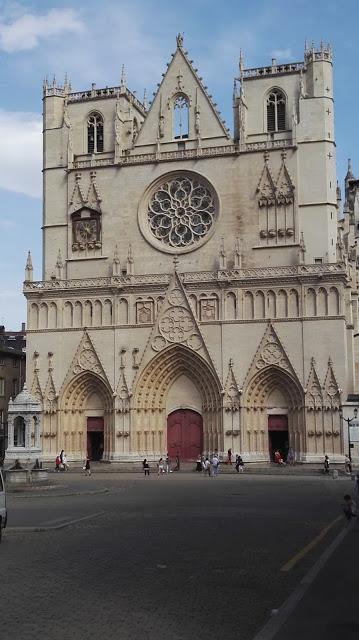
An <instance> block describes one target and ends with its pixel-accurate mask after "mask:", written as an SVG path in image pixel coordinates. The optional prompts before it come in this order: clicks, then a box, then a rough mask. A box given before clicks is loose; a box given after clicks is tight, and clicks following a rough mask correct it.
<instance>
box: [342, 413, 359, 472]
mask: <svg viewBox="0 0 359 640" xmlns="http://www.w3.org/2000/svg"><path fill="white" fill-rule="evenodd" d="M339 415H340V417H341V419H342V420H344V421H345V422H346V423H347V425H348V458H349V460H350V463H351V461H352V452H351V446H350V425H351V423H352V421H353V420H356V418H357V416H358V409H357V408H356V407H355V409H354V416H353V417H352V418H344V416H343V413H342V411H341V412H340V413H339Z"/></svg>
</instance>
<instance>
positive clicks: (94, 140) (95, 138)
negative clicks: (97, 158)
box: [87, 113, 103, 153]
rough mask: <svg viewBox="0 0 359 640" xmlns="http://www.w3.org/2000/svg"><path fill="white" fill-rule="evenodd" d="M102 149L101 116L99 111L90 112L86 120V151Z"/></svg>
mask: <svg viewBox="0 0 359 640" xmlns="http://www.w3.org/2000/svg"><path fill="white" fill-rule="evenodd" d="M101 151H103V117H102V115H101V114H100V113H91V114H90V115H89V117H88V120H87V152H88V153H99V152H101Z"/></svg>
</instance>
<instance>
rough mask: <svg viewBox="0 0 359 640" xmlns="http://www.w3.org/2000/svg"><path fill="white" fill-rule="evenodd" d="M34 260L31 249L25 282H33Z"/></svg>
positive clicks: (28, 255) (27, 261)
mask: <svg viewBox="0 0 359 640" xmlns="http://www.w3.org/2000/svg"><path fill="white" fill-rule="evenodd" d="M32 271H33V269H32V260H31V253H30V251H29V252H28V254H27V260H26V266H25V282H32Z"/></svg>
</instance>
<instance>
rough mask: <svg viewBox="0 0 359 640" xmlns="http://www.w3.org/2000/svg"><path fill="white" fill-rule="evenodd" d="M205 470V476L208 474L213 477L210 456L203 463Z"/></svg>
mask: <svg viewBox="0 0 359 640" xmlns="http://www.w3.org/2000/svg"><path fill="white" fill-rule="evenodd" d="M203 470H204V474H205V475H206V474H208V477H209V476H210V475H211V463H210V461H209V458H208V456H207V457H206V459H205V461H204V463H203Z"/></svg>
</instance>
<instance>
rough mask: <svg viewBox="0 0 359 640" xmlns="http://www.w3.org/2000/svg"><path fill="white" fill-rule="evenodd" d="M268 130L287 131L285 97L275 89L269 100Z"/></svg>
mask: <svg viewBox="0 0 359 640" xmlns="http://www.w3.org/2000/svg"><path fill="white" fill-rule="evenodd" d="M267 130H268V131H284V130H285V96H284V94H283V93H282V92H281V91H279V89H273V91H271V92H270V94H269V96H268V98H267Z"/></svg>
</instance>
